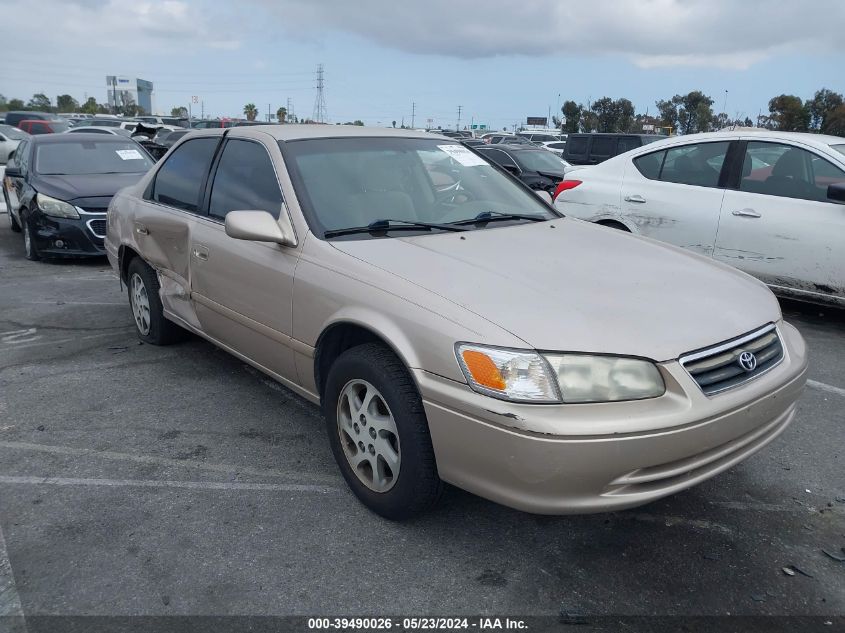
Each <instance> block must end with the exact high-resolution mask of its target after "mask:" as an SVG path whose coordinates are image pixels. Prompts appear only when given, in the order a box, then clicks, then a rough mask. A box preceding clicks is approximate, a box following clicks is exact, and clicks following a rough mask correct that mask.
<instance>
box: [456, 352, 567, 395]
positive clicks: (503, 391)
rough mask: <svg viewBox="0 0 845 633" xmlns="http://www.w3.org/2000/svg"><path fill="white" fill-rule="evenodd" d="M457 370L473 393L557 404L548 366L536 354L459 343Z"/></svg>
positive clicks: (556, 390)
mask: <svg viewBox="0 0 845 633" xmlns="http://www.w3.org/2000/svg"><path fill="white" fill-rule="evenodd" d="M455 351H456V353H457V356H458V362H459V363H460V366H461V370H463V372H464V376H466V379H467V382H469V385H470V387H472V388H473V389H474V390H475V391H478V392H480V393H483V394H486V395H488V396H493V397H495V398H502V399H503V400H514V401H524V402H560V394H559V393H558V389H557V385H556V384H555V379H554V376H553V375H552V373H551V371H550V368H549V364H548V363H547V362H546V361H545V360H543V357H542V356H540V355H539V354H537V353H536V352H530V351H523V350H512V349H500V348H497V347H486V346H482V345H468V344H464V343H459V344H458V345H457V346H456V348H455Z"/></svg>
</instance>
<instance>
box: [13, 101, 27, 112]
mask: <svg viewBox="0 0 845 633" xmlns="http://www.w3.org/2000/svg"><path fill="white" fill-rule="evenodd" d="M9 110H26V106H25V105H24V102H23V101H22V100H20V99H9Z"/></svg>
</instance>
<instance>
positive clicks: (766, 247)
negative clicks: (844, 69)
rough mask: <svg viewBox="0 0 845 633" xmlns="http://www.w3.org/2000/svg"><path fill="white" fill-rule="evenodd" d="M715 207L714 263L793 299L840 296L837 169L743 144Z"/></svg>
mask: <svg viewBox="0 0 845 633" xmlns="http://www.w3.org/2000/svg"><path fill="white" fill-rule="evenodd" d="M742 165H743V171H742V174H741V178H740V180H739V187H738V189H737V190H728V191H727V192H726V194H725V200H724V203H723V205H722V217H721V221H720V225H719V235H718V238H717V240H716V252H715V255H714V256H715V258H716V259H719V260H721V261H723V262H725V263H728V264H730V265H732V266H735V267H736V268H739V269H740V270H744V271H745V272H747V273H750V274H752V275H754V276H755V277H758V278H759V279H761V280H763V281H764V282H766V283H767V284H769V285H770V286H773V287H775V288H776V289H779V290H784V291H787V292H789V293H792V294H795V295H797V296H803V297H805V298H812V297H813V296H814V295H836V296H840V297H845V205H843V204H841V203H836V202H833V201H830V200H828V199H827V187H828V186H829V185H831V184H833V183H843V182H845V170H843V169H841V168H840V167H838V166H836V165H834V164H833V163H832V162H831V161H829V160H828V159H826V158H824V157H822V156H820V155H819V154H816V153H815V152H813V151H811V150H810V149H808V148H804V147H800V146H798V145H792V144H788V143H782V142H779V143H774V142H767V141H748V144H747V147H746V150H745V157H744V160H743V163H742Z"/></svg>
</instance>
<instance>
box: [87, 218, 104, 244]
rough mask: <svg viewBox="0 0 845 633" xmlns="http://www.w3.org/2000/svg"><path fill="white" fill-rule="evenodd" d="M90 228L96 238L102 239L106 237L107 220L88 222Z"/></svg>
mask: <svg viewBox="0 0 845 633" xmlns="http://www.w3.org/2000/svg"><path fill="white" fill-rule="evenodd" d="M88 228H89V229H91V232H92V233H93V234H94V236H95V237H99V238H100V239H102V238H104V237H105V236H106V220H105V219H102V220H88Z"/></svg>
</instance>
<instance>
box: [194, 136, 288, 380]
mask: <svg viewBox="0 0 845 633" xmlns="http://www.w3.org/2000/svg"><path fill="white" fill-rule="evenodd" d="M276 164H279V165H281V164H283V161H282V157H281V152H280V151H279V148H278V145H276V141H275V139H273V138H272V137H270V136H269V135H267V134H265V133H263V132H255V131H252V130H249V131H248V129H247V128H241V129H239V131H238V133H237V137H234V136H232V135H230V136H228V137H227V139H226V141H225V143H224V145H223V148H222V151H221V153H220V155H219V158H218V160H217V162H216V166H215V168H214V173H213V175H212V177H211V179H210V181H209V184H208V186H207V193H206V200H207V202H206V204H205V207H206V215H204V216H203V217H201V218H199V219H198V221H197V224H196V226H195V230H194V232H193V235H192V241H191V251H190V252H191V264H190V265H191V282H192V290H193V299H194V304H195V306H196V311H197V316H198V318H199V320H200V323H201V324H202V328H203V331H205V332H206V333H207V334H208V335H209V336H211V337H213V338H214V339H216V340H218V341H220V342H221V343H223V344H224V345H226V346H227V347H229V348H230V349H232V350H234V351H236V352H238V353H240V354H242V355H244V356H246V357H247V358H249V359H250V360H252V361H253V362H255V363H258V364H259V365H261V366H262V367H264V368H266V369H269V370H270V371H272V372H273V373H275V374H277V375H279V376H281V377H282V378H286V379H288V380H290V381H296V370H295V366H294V355H293V350H292V348H291V346H290V345H291V341H290V335H291V311H292V303H291V297H292V292H293V275H294V270H295V268H296V263H297V261H298V259H299V250H298V249H295V248H289V247H282V246H280V245H278V244H271V243H267V242H253V241H248V240H236V239H233V238H231V237H229V236H228V235H226V230H225V220H226V214H228V213H229V212H231V211H238V210H259V211H266V212H268V213H270V214H271V215H272V216H273V217H274V218H276V219H277V220H278V219H279V218H280V217H282V214H284V217H282V221H284V222H289V218H288V216H287V210H286V208H285V205H284V199H283V196H282V190H281V185H280V180H279V175H278V174H277V172H276V168H275V165H276Z"/></svg>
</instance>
